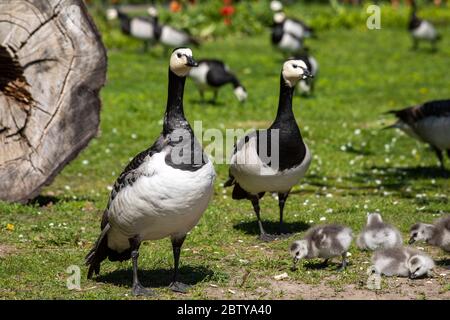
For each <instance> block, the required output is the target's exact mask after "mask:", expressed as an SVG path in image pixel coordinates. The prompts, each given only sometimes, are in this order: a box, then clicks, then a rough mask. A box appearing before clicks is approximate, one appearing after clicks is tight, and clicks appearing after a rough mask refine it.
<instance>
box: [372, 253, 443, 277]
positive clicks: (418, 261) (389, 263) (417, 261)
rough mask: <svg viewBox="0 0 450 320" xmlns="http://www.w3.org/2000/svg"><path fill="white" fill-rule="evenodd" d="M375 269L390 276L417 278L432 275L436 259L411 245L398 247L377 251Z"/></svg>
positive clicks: (374, 261) (374, 260)
mask: <svg viewBox="0 0 450 320" xmlns="http://www.w3.org/2000/svg"><path fill="white" fill-rule="evenodd" d="M372 263H373V266H372V268H373V271H374V272H375V273H377V274H383V275H385V276H388V277H392V276H398V277H409V278H410V279H416V278H420V277H423V276H432V270H433V268H434V261H433V259H431V258H430V256H428V255H427V254H426V253H424V252H421V251H419V250H416V249H413V248H410V247H397V248H390V249H381V250H377V251H375V253H374V254H373V256H372Z"/></svg>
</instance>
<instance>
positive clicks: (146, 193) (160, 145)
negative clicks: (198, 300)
mask: <svg viewBox="0 0 450 320" xmlns="http://www.w3.org/2000/svg"><path fill="white" fill-rule="evenodd" d="M196 65H197V63H196V62H195V61H194V59H193V58H192V51H191V49H189V48H178V49H176V50H174V51H173V53H172V55H171V57H170V67H169V88H168V98H167V106H166V112H165V116H164V124H163V130H162V133H161V135H160V136H159V138H158V139H157V140H156V142H155V143H154V144H153V145H152V146H151V147H150V148H149V149H147V150H145V151H143V152H141V153H139V154H138V155H137V156H136V157H135V158H134V159H133V160H132V161H131V162H130V163H129V164H128V165H127V167H126V168H125V170H124V171H123V172H122V174H121V175H120V176H119V178H118V179H117V181H116V183H115V184H114V187H113V190H112V192H111V196H110V198H109V202H108V205H107V208H106V210H105V212H104V214H103V218H102V223H101V229H102V231H101V234H100V236H99V238H98V240H97V242H96V243H95V245H94V247H93V248H92V250H91V251H90V252H89V253H88V255H87V256H86V264H87V265H89V271H88V278H91V277H92V275H93V274H94V272H95V273H96V274H99V272H100V264H101V262H102V261H103V260H105V259H106V258H109V260H111V261H123V260H128V259H130V258H131V259H132V261H133V288H132V293H133V294H135V295H151V294H152V291H151V290H150V289H147V288H144V287H143V286H142V285H141V284H140V282H139V279H138V274H137V271H138V257H139V246H140V244H141V242H142V241H145V240H158V239H162V238H166V237H170V239H171V241H172V246H173V255H174V266H175V268H174V277H173V282H172V283H171V284H170V288H171V289H172V290H173V291H177V292H185V291H186V289H187V286H186V285H184V284H182V283H181V282H178V264H179V258H180V251H181V246H182V244H183V242H184V239H185V238H186V234H187V233H188V232H189V231H190V230H191V229H192V228H193V227H194V226H195V225H196V224H197V223H198V221H199V219H200V217H201V216H202V214H203V212H204V211H205V210H206V208H207V206H208V203H209V200H210V198H211V195H212V193H213V181H214V178H215V171H214V167H213V165H212V163H211V161H209V159H208V157H207V156H206V155H205V154H204V153H203V150H202V147H201V145H200V143H199V142H198V141H197V139H196V138H195V137H194V134H193V131H192V129H191V126H190V125H189V123H188V121H187V120H186V118H185V116H184V111H183V93H184V84H185V80H186V76H187V74H188V72H189V70H190V68H191V67H194V66H196ZM186 150H187V151H186Z"/></svg>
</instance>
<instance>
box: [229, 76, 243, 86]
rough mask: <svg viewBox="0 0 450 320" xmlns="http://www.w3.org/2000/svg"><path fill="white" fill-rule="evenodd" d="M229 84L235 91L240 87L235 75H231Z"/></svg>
mask: <svg viewBox="0 0 450 320" xmlns="http://www.w3.org/2000/svg"><path fill="white" fill-rule="evenodd" d="M230 82H231V84H232V85H233V88H235V89H236V88H237V87H240V86H241V83H240V82H239V80H238V78H236V76H235V75H231V78H230Z"/></svg>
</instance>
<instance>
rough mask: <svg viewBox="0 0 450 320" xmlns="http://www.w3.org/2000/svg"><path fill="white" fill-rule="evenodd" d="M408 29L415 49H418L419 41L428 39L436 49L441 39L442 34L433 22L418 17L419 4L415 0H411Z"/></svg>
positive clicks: (433, 48)
mask: <svg viewBox="0 0 450 320" xmlns="http://www.w3.org/2000/svg"><path fill="white" fill-rule="evenodd" d="M408 30H409V32H410V33H411V36H412V39H413V49H417V47H418V45H419V41H428V42H430V43H431V47H432V50H436V44H437V41H438V40H440V39H441V36H440V34H438V32H437V31H436V29H435V27H434V26H433V25H432V24H431V22H429V21H427V20H422V19H420V18H419V17H417V6H416V2H415V1H414V0H413V1H412V2H411V17H410V19H409V24H408Z"/></svg>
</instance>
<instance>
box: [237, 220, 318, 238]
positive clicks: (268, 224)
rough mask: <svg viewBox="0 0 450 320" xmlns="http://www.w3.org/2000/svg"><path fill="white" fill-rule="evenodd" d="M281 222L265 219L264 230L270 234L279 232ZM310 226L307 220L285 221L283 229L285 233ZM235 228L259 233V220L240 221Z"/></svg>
mask: <svg viewBox="0 0 450 320" xmlns="http://www.w3.org/2000/svg"><path fill="white" fill-rule="evenodd" d="M279 226H280V223H279V222H278V221H277V222H274V221H263V227H264V230H265V231H266V232H267V233H269V234H277V233H278V232H279ZM309 227H310V225H309V224H308V223H305V222H301V221H300V222H284V223H283V229H284V230H283V231H284V232H285V233H298V232H302V231H305V230H307V229H308V228H309ZM233 228H234V229H236V230H240V231H243V232H244V233H246V234H252V235H259V227H258V222H257V221H256V219H255V221H247V222H240V223H237V224H235V225H234V226H233Z"/></svg>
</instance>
